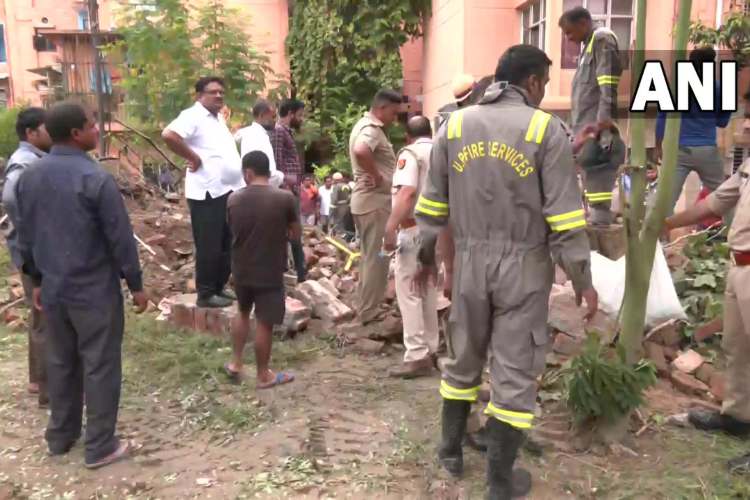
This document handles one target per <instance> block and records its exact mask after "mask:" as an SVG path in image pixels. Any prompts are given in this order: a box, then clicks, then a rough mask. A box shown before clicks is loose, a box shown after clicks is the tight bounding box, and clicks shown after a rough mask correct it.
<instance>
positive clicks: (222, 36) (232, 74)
mask: <svg viewBox="0 0 750 500" xmlns="http://www.w3.org/2000/svg"><path fill="white" fill-rule="evenodd" d="M224 3H225V2H223V1H221V0H210V1H209V2H208V3H207V4H206V5H204V6H203V7H200V8H198V9H197V16H196V17H197V22H198V32H199V33H200V37H201V43H200V48H201V50H200V56H201V66H202V68H204V69H207V70H209V71H210V72H211V73H213V74H217V75H221V76H222V77H223V78H224V80H225V82H226V85H227V95H226V103H227V106H229V108H230V109H232V111H233V112H234V114H235V115H236V116H237V115H238V116H239V117H240V118H242V122H243V123H247V122H248V121H250V116H251V115H252V109H251V107H252V104H253V102H254V101H255V99H256V97H257V96H258V94H259V93H260V92H262V91H263V89H265V87H266V73H269V72H270V71H271V68H270V67H269V66H268V61H269V59H268V56H267V55H265V54H262V53H260V52H258V51H257V50H256V49H255V48H253V46H252V41H251V40H250V37H249V36H248V35H247V34H246V33H245V32H244V31H243V29H242V25H241V24H240V22H242V23H243V24H244V23H246V22H247V21H248V18H247V17H246V16H245V17H244V18H243V16H242V15H241V12H240V11H239V10H237V9H231V8H226V7H224ZM240 20H242V21H240Z"/></svg>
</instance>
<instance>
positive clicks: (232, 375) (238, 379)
mask: <svg viewBox="0 0 750 500" xmlns="http://www.w3.org/2000/svg"><path fill="white" fill-rule="evenodd" d="M224 373H225V374H226V376H227V377H228V378H229V381H230V382H231V383H233V384H241V383H242V372H236V371H234V370H232V369H231V368H229V363H224Z"/></svg>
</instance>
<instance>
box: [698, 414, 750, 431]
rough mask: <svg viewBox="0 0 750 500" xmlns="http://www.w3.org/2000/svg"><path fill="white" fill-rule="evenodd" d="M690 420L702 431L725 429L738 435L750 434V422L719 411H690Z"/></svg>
mask: <svg viewBox="0 0 750 500" xmlns="http://www.w3.org/2000/svg"><path fill="white" fill-rule="evenodd" d="M688 421H689V422H690V423H691V424H693V425H694V426H695V428H696V429H700V430H702V431H724V432H726V433H727V434H731V435H732V436H736V437H747V436H748V435H750V423H747V422H743V421H741V420H737V419H736V418H734V417H731V416H729V415H725V414H723V413H719V412H711V411H705V410H692V411H690V412H688Z"/></svg>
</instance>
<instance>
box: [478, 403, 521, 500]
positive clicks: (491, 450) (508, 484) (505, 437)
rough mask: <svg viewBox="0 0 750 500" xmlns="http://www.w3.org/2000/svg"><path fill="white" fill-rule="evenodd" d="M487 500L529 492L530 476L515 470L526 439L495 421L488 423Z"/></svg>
mask: <svg viewBox="0 0 750 500" xmlns="http://www.w3.org/2000/svg"><path fill="white" fill-rule="evenodd" d="M486 428H487V485H488V492H487V499H488V500H510V499H511V498H518V497H523V496H526V495H527V494H528V493H529V492H530V491H531V474H530V473H529V472H528V471H527V470H525V469H520V468H519V469H514V468H513V464H514V463H515V462H516V457H517V456H518V450H519V449H520V448H521V446H522V445H523V442H524V440H525V436H524V434H523V432H521V431H520V430H519V429H516V428H515V427H513V426H511V425H509V424H506V423H504V422H501V421H499V420H497V419H495V418H490V419H489V420H488V421H487V425H486Z"/></svg>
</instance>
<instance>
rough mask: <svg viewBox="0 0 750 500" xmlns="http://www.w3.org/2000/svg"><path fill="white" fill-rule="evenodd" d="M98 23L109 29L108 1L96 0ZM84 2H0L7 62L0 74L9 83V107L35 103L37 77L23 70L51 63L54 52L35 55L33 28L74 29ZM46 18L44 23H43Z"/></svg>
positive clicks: (54, 59) (72, 0)
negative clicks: (98, 11) (17, 104)
mask: <svg viewBox="0 0 750 500" xmlns="http://www.w3.org/2000/svg"><path fill="white" fill-rule="evenodd" d="M99 3H100V23H101V26H102V29H109V27H110V22H111V7H112V3H113V2H112V1H111V0H100V2H99ZM85 5H86V3H85V2H83V1H75V0H65V1H61V0H0V23H2V24H4V25H5V50H6V56H7V61H6V62H5V63H0V73H7V75H8V77H9V82H10V96H9V97H10V101H9V103H10V104H13V103H14V102H15V103H22V102H30V103H32V104H38V103H39V95H38V93H37V90H36V88H35V86H34V81H35V80H38V79H40V78H41V77H40V76H38V75H35V74H33V73H30V72H29V71H27V70H28V69H31V68H38V67H42V66H46V65H49V64H54V63H55V62H56V60H57V55H56V53H55V52H37V51H36V50H34V47H33V44H32V39H33V36H34V28H54V29H57V30H74V29H78V11H79V10H82V9H84V8H85ZM43 18H47V22H46V23H45V22H43Z"/></svg>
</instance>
